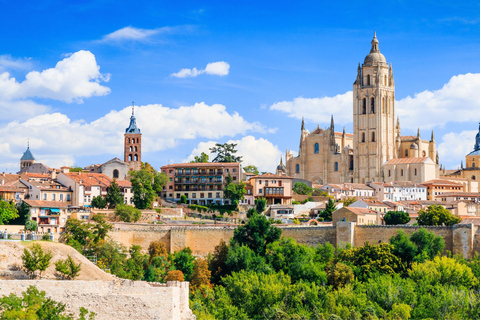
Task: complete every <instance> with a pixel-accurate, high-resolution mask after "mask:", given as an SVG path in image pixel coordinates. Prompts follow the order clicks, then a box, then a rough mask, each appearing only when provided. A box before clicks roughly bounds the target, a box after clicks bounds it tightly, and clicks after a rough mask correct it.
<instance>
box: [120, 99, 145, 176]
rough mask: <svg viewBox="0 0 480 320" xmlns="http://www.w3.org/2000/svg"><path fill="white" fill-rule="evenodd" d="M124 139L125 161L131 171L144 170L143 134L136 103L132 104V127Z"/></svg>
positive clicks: (126, 130)
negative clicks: (136, 113)
mask: <svg viewBox="0 0 480 320" xmlns="http://www.w3.org/2000/svg"><path fill="white" fill-rule="evenodd" d="M124 137H125V142H124V161H125V162H126V163H128V164H129V165H130V168H131V169H133V170H140V169H141V168H142V134H141V132H140V129H139V128H138V127H137V119H136V118H135V105H134V103H132V116H131V117H130V125H129V126H128V128H127V129H125V135H124Z"/></svg>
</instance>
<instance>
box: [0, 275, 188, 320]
mask: <svg viewBox="0 0 480 320" xmlns="http://www.w3.org/2000/svg"><path fill="white" fill-rule="evenodd" d="M29 286H35V287H36V288H37V289H38V290H39V291H45V292H46V297H47V298H52V299H53V300H55V301H58V302H62V303H64V304H65V305H66V312H67V313H70V312H71V313H74V314H76V315H77V316H78V314H79V310H80V307H84V308H86V309H87V310H88V311H90V312H95V319H96V320H112V319H132V320H134V319H138V320H150V319H151V320H153V319H185V320H186V319H195V316H194V315H193V314H192V311H191V310H190V307H189V305H188V304H189V301H188V298H189V283H188V282H178V281H171V282H167V283H166V284H162V283H147V282H144V281H130V280H121V281H80V280H73V281H67V280H62V281H57V280H0V296H3V295H9V294H11V293H13V294H16V295H21V293H22V292H24V291H25V290H26V289H27V288H28V287H29Z"/></svg>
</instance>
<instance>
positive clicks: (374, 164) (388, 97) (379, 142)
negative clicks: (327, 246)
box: [353, 33, 397, 183]
mask: <svg viewBox="0 0 480 320" xmlns="http://www.w3.org/2000/svg"><path fill="white" fill-rule="evenodd" d="M371 44H372V48H371V50H370V53H369V54H368V55H367V56H366V57H365V60H364V62H363V64H362V65H361V66H360V64H359V65H358V69H357V79H356V80H355V82H354V83H353V133H354V139H353V146H354V150H355V153H354V181H355V182H357V183H365V182H367V181H372V180H373V181H383V170H382V165H383V164H384V163H385V162H386V161H388V160H390V159H393V158H396V157H397V154H396V153H397V152H396V148H395V129H396V128H395V83H394V81H393V71H392V66H391V65H389V64H388V63H387V60H386V59H385V56H384V55H383V54H381V53H380V49H379V47H378V40H377V35H376V33H375V34H374V36H373V40H372V42H371Z"/></svg>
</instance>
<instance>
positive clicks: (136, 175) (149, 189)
mask: <svg viewBox="0 0 480 320" xmlns="http://www.w3.org/2000/svg"><path fill="white" fill-rule="evenodd" d="M130 182H131V183H132V192H133V203H134V204H135V207H136V208H138V209H147V208H150V207H151V206H152V203H153V200H154V199H155V196H156V193H155V190H154V189H153V182H154V174H153V173H151V172H148V171H147V170H146V169H142V170H138V171H130Z"/></svg>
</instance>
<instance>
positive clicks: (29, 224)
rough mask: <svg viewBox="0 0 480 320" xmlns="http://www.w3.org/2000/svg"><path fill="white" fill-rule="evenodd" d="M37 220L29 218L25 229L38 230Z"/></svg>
mask: <svg viewBox="0 0 480 320" xmlns="http://www.w3.org/2000/svg"><path fill="white" fill-rule="evenodd" d="M37 227H38V226H37V221H33V220H28V221H27V222H26V223H25V230H29V231H36V230H37Z"/></svg>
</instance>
